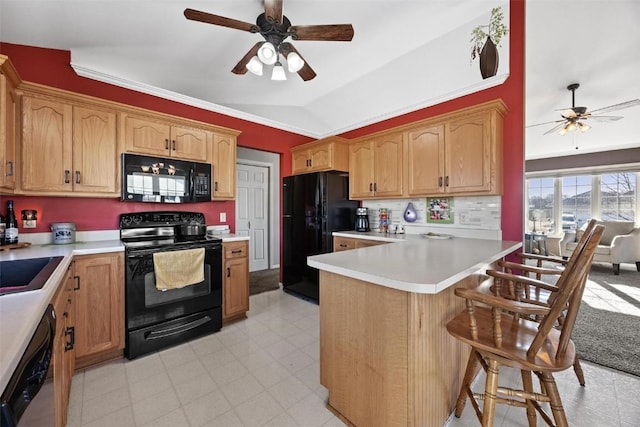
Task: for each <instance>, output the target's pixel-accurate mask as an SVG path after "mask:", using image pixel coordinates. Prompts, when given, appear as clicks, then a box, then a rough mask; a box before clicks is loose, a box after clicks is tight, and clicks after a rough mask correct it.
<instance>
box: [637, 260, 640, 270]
mask: <svg viewBox="0 0 640 427" xmlns="http://www.w3.org/2000/svg"><path fill="white" fill-rule="evenodd" d="M636 270H638V271H640V261H636Z"/></svg>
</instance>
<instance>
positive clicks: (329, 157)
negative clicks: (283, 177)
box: [291, 136, 349, 175]
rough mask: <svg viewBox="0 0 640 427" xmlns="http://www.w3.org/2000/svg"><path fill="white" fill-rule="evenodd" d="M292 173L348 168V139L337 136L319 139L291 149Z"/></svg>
mask: <svg viewBox="0 0 640 427" xmlns="http://www.w3.org/2000/svg"><path fill="white" fill-rule="evenodd" d="M291 159H292V167H291V168H292V173H293V174H294V175H295V174H301V173H309V172H320V171H329V170H336V171H343V172H347V171H348V170H349V145H348V141H347V140H346V139H344V138H340V137H338V136H332V137H329V138H324V139H320V140H318V141H313V142H310V143H307V144H303V145H298V146H297V147H294V148H292V149H291Z"/></svg>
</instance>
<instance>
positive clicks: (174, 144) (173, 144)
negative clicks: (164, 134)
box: [171, 139, 176, 151]
mask: <svg viewBox="0 0 640 427" xmlns="http://www.w3.org/2000/svg"><path fill="white" fill-rule="evenodd" d="M171 149H172V150H173V151H176V140H175V139H174V140H172V141H171Z"/></svg>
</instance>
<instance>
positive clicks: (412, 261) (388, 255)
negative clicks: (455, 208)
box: [307, 232, 522, 294]
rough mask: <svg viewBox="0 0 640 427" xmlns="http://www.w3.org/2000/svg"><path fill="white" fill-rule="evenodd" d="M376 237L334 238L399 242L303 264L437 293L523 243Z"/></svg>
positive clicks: (314, 258) (346, 234) (316, 257)
mask: <svg viewBox="0 0 640 427" xmlns="http://www.w3.org/2000/svg"><path fill="white" fill-rule="evenodd" d="M376 234H377V233H371V236H364V235H362V234H360V235H356V234H352V233H349V232H343V233H334V236H343V237H353V238H365V239H367V238H368V239H373V240H383V241H388V242H401V243H398V244H396V243H391V244H388V245H378V246H371V247H366V248H361V249H352V250H348V251H341V252H333V253H328V254H321V255H314V256H310V257H308V258H307V263H308V265H309V266H311V267H315V268H317V269H319V270H324V271H328V272H331V273H335V274H339V275H342V276H346V277H351V278H354V279H358V280H362V281H365V282H370V283H374V284H377V285H382V286H386V287H389V288H393V289H398V290H402V291H406V292H415V293H422V294H436V293H438V292H441V291H442V290H443V289H446V288H448V287H449V286H451V285H454V284H455V283H456V282H458V281H460V280H462V279H464V278H465V277H467V276H468V275H470V274H473V273H474V272H477V271H478V270H480V269H481V268H483V267H484V266H486V265H488V264H490V263H492V262H494V261H496V260H498V259H500V258H502V257H504V256H506V255H508V254H510V253H512V252H513V251H515V250H516V249H518V248H520V247H521V246H522V242H516V241H505V240H486V239H469V238H461V237H452V238H450V239H437V238H425V237H423V236H421V235H417V234H403V235H391V234H385V235H380V234H379V233H378V234H379V235H378V236H376Z"/></svg>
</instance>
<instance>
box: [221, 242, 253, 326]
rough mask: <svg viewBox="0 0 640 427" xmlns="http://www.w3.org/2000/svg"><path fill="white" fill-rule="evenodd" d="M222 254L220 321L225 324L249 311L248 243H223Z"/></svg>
mask: <svg viewBox="0 0 640 427" xmlns="http://www.w3.org/2000/svg"><path fill="white" fill-rule="evenodd" d="M223 252H224V263H223V272H222V274H223V276H224V289H223V290H222V320H223V321H224V322H227V321H230V320H235V319H238V318H242V317H245V316H246V313H247V311H249V242H248V241H247V240H241V241H236V242H225V243H224V244H223Z"/></svg>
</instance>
